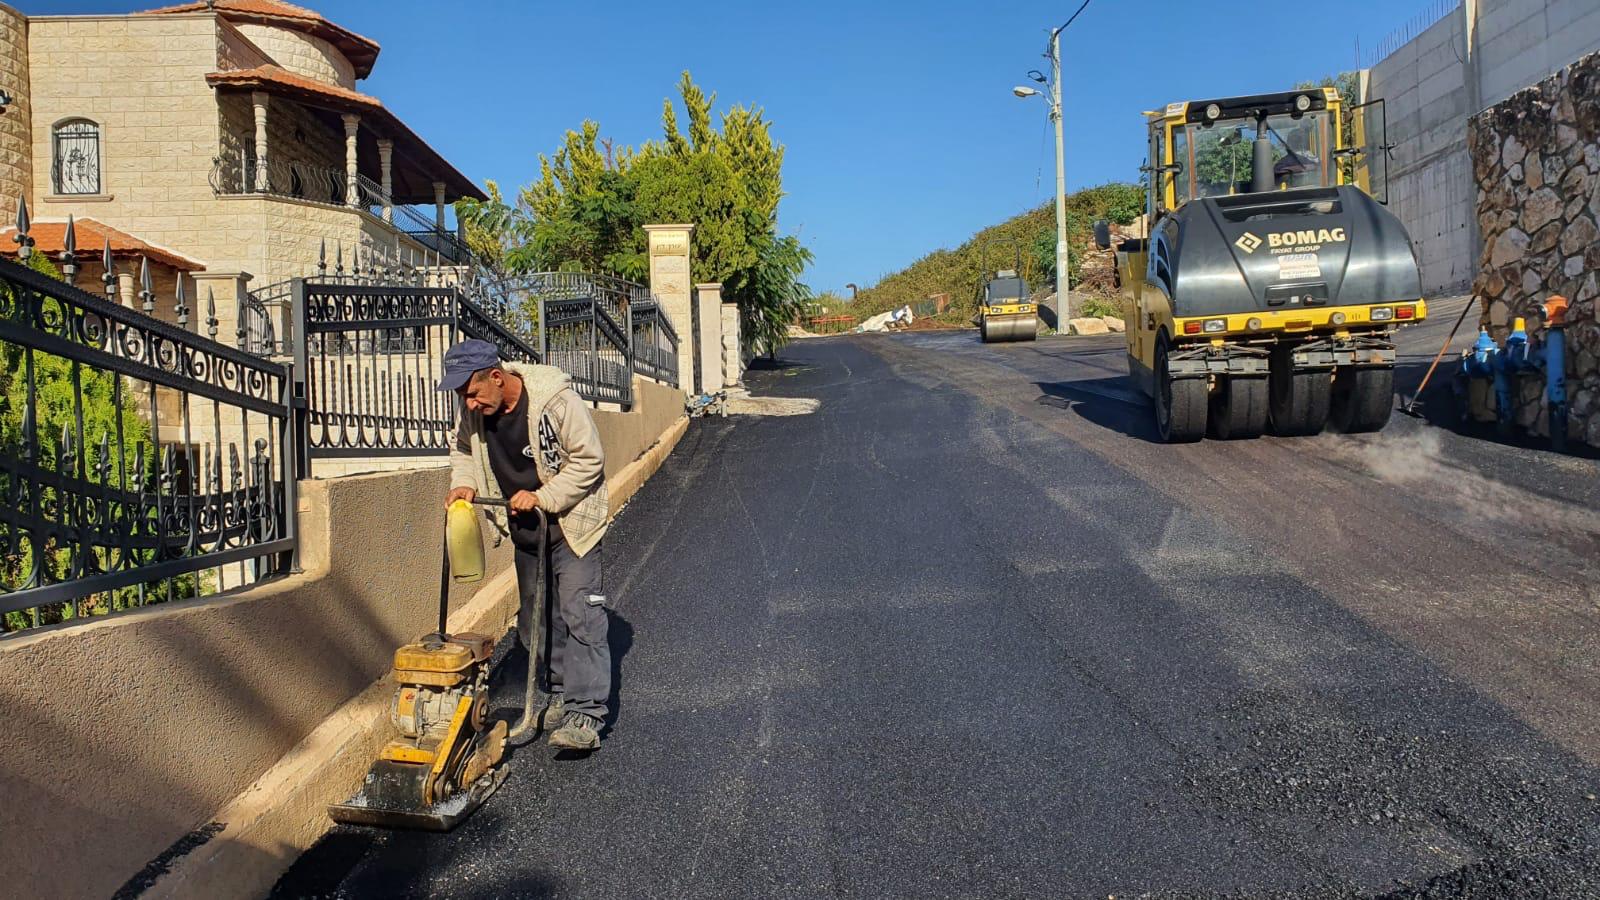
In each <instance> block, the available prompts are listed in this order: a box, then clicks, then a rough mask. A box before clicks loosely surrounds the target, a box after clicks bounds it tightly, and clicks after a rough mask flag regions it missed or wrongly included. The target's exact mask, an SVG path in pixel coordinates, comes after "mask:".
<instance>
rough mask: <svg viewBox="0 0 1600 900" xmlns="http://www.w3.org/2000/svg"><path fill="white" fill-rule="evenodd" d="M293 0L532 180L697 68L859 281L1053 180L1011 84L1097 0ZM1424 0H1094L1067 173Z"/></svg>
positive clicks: (949, 242) (456, 142)
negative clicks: (779, 162) (770, 155)
mask: <svg viewBox="0 0 1600 900" xmlns="http://www.w3.org/2000/svg"><path fill="white" fill-rule="evenodd" d="M10 2H12V3H14V4H15V5H18V6H20V7H21V8H22V9H23V10H24V11H25V12H28V13H35V14H40V13H55V12H60V13H75V12H125V11H128V10H132V9H142V8H148V6H147V5H145V4H139V3H130V2H127V0H120V2H116V0H10ZM166 2H175V0H166ZM299 2H301V3H302V5H308V6H312V7H314V8H316V9H317V10H318V11H320V12H322V13H323V14H324V15H326V16H327V17H328V18H330V19H332V20H334V21H336V22H338V23H339V24H341V25H344V26H345V27H347V28H350V29H352V30H354V31H357V32H359V33H361V34H364V35H367V36H368V37H371V38H373V39H375V40H376V41H378V42H379V43H380V44H382V46H383V53H382V55H381V56H379V58H378V65H377V68H376V69H375V71H374V72H373V75H372V77H371V78H369V79H367V80H366V81H365V82H362V83H361V85H360V87H361V88H362V90H364V91H366V92H368V93H371V94H374V95H376V96H378V97H380V98H381V99H382V100H383V102H384V103H385V104H386V105H388V107H389V108H390V109H392V110H394V111H396V112H397V113H398V114H399V115H400V116H401V117H403V118H404V119H405V120H406V121H407V122H408V123H410V124H411V126H412V127H413V128H414V129H416V130H417V131H418V133H420V134H422V135H423V136H424V137H425V138H427V139H428V140H429V142H430V143H432V144H433V145H434V147H436V148H437V149H438V150H439V151H440V152H442V153H443V154H444V155H445V156H446V157H447V158H449V159H450V160H452V161H453V162H454V163H455V164H456V166H457V167H458V168H460V169H461V171H463V172H464V173H466V174H467V175H468V176H469V177H471V178H472V179H474V180H475V181H479V182H482V181H483V180H484V179H486V178H492V179H495V180H496V181H498V182H499V183H500V184H501V185H502V187H511V188H514V187H516V186H519V185H521V184H524V183H526V182H527V181H529V180H530V179H532V178H533V177H534V176H535V175H536V174H537V172H538V155H539V153H541V152H545V153H548V152H550V151H551V150H553V149H554V148H555V146H556V145H557V143H558V142H559V140H560V138H561V134H562V132H563V131H564V130H566V129H568V128H573V127H576V126H577V125H578V123H580V122H581V121H582V120H583V119H585V118H591V119H595V120H597V121H598V122H599V123H600V125H601V130H602V133H603V134H604V135H606V136H609V137H613V138H615V139H617V140H618V141H620V142H623V143H637V142H640V141H643V140H647V139H650V138H654V137H657V136H659V134H660V114H661V101H662V99H663V98H664V97H666V96H668V95H669V94H671V93H672V91H673V85H674V83H675V82H676V80H677V77H678V73H679V72H680V71H682V70H683V69H689V70H691V71H692V72H693V73H694V77H695V79H696V80H697V81H698V82H699V83H700V84H701V85H703V86H704V87H706V88H707V89H708V90H715V91H716V92H717V96H718V102H719V104H727V103H742V104H752V105H758V106H762V107H765V109H766V111H767V114H768V117H769V118H770V119H771V120H772V122H773V123H774V132H775V134H776V137H777V139H778V140H779V141H780V142H782V143H783V144H785V145H786V146H787V147H788V155H787V158H786V161H785V166H784V187H785V189H786V190H787V192H788V197H787V198H786V199H785V200H784V201H783V206H782V208H781V210H780V215H781V217H782V223H781V225H782V228H783V229H784V230H785V231H787V232H791V233H792V232H797V231H798V232H799V233H800V236H801V238H802V240H803V241H804V242H805V243H806V245H807V246H809V247H810V248H811V249H812V250H813V251H814V252H815V253H816V257H817V258H816V263H815V265H814V266H813V268H812V270H811V272H810V273H808V276H807V281H808V282H809V283H810V284H811V286H812V287H813V288H814V289H817V290H822V289H833V290H841V291H842V289H843V286H844V285H845V283H846V282H851V281H854V282H856V283H858V284H860V285H862V286H863V287H865V286H867V285H869V284H871V283H873V282H874V281H876V280H877V279H878V278H879V277H881V276H882V275H884V274H886V273H888V272H892V271H894V270H896V269H898V268H900V267H902V266H904V265H906V264H907V263H910V262H911V261H913V260H915V259H916V258H917V257H919V256H921V255H923V254H924V253H927V252H929V251H931V250H935V249H937V248H940V247H953V246H955V245H957V244H959V243H960V242H961V241H963V240H964V239H966V238H967V237H968V236H969V235H971V234H972V232H973V231H975V230H977V229H978V228H981V227H983V226H985V225H989V224H992V223H994V222H997V221H1000V220H1002V219H1004V218H1006V217H1008V216H1010V215H1013V214H1015V213H1017V212H1019V211H1021V210H1023V209H1027V208H1030V207H1032V206H1035V205H1037V204H1039V203H1042V202H1045V201H1046V200H1048V199H1049V197H1050V192H1051V190H1052V188H1053V187H1054V180H1055V175H1054V168H1053V167H1054V163H1053V160H1052V156H1051V153H1052V151H1051V145H1050V143H1049V141H1050V136H1049V130H1048V128H1049V126H1048V122H1047V120H1046V115H1045V114H1046V105H1045V104H1044V103H1043V102H1042V101H1041V99H1040V98H1032V99H1029V100H1026V101H1023V100H1018V99H1016V98H1015V97H1013V96H1012V95H1011V91H1010V89H1011V87H1012V85H1015V84H1019V83H1023V81H1024V78H1025V73H1026V72H1027V70H1029V69H1033V68H1039V69H1045V68H1046V67H1047V64H1046V61H1045V60H1044V59H1043V58H1042V57H1041V53H1042V51H1043V49H1044V44H1045V39H1046V32H1047V31H1048V29H1049V28H1050V27H1052V26H1053V25H1055V24H1057V23H1059V22H1061V21H1063V20H1065V19H1066V17H1067V16H1068V15H1070V14H1071V13H1072V11H1073V10H1075V9H1076V8H1077V7H1078V3H1079V2H1081V0H1066V2H1041V0H988V2H956V0H924V2H916V3H913V2H906V0H880V2H870V0H854V2H851V0H815V2H811V3H807V4H776V3H759V2H758V3H751V2H732V0H680V2H676V3H663V2H660V0H652V2H632V0H618V2H612V3H606V4H594V3H555V2H523V0H458V2H455V3H442V2H420V0H299ZM149 5H161V4H159V3H155V2H152V3H151V4H149ZM1425 5H1427V4H1426V2H1425V0H1398V2H1395V0H1338V2H1335V3H1332V4H1330V5H1327V6H1326V8H1325V9H1324V8H1322V7H1319V6H1317V5H1316V4H1310V5H1308V4H1303V3H1300V4H1295V3H1286V2H1284V0H1231V2H1228V3H1226V4H1220V3H1216V2H1214V0H1153V2H1149V3H1143V2H1133V0H1093V2H1091V3H1090V5H1089V8H1088V10H1087V11H1085V12H1084V13H1083V15H1082V16H1080V17H1079V18H1078V20H1077V22H1076V23H1074V24H1073V26H1072V28H1071V29H1069V30H1068V31H1067V32H1066V33H1065V34H1064V36H1063V38H1064V44H1063V52H1062V56H1063V59H1064V60H1065V67H1066V70H1065V71H1066V75H1065V78H1064V79H1063V85H1064V92H1065V106H1066V125H1067V182H1068V188H1069V190H1070V189H1075V188H1077V187H1082V186H1086V185H1091V184H1099V183H1101V182H1105V181H1110V180H1133V179H1134V178H1135V177H1136V171H1135V170H1136V169H1137V167H1138V166H1139V164H1140V161H1141V160H1142V157H1143V145H1142V142H1143V125H1142V123H1141V118H1140V116H1139V112H1140V110H1143V109H1150V108H1152V107H1154V106H1157V105H1159V104H1164V103H1166V102H1168V101H1171V100H1182V99H1198V98H1201V97H1207V96H1223V95H1229V94H1243V93H1254V92H1259V91H1267V90H1281V89H1285V88H1287V87H1289V86H1291V85H1293V84H1294V82H1296V81H1299V80H1303V79H1308V78H1319V77H1321V76H1323V75H1328V74H1332V73H1335V72H1338V71H1340V70H1343V69H1349V68H1352V67H1353V65H1354V62H1355V57H1356V44H1357V40H1358V39H1359V40H1360V44H1361V46H1362V47H1364V48H1365V47H1371V46H1373V45H1375V44H1376V43H1377V42H1378V41H1379V40H1380V39H1381V38H1382V37H1383V36H1384V35H1386V34H1387V33H1388V32H1390V31H1391V30H1393V29H1394V28H1396V27H1398V26H1400V25H1402V24H1403V23H1404V22H1405V21H1406V20H1407V19H1410V18H1411V17H1413V16H1414V15H1416V14H1417V13H1418V12H1419V11H1420V10H1421V9H1422V8H1423V7H1424V6H1425ZM1219 7H1221V8H1222V9H1225V10H1226V12H1225V13H1223V12H1219V11H1218V8H1219ZM1315 29H1323V30H1321V31H1320V32H1319V31H1316V30H1315ZM844 293H848V291H844Z"/></svg>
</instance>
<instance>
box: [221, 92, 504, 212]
mask: <svg viewBox="0 0 1600 900" xmlns="http://www.w3.org/2000/svg"><path fill="white" fill-rule="evenodd" d="M206 81H207V82H208V83H209V84H211V85H212V86H213V87H216V88H235V89H248V90H265V91H267V92H269V93H278V94H283V95H286V96H288V97H291V98H293V99H296V100H299V101H301V102H306V103H310V104H312V105H316V106H322V107H326V108H329V109H333V110H335V111H339V112H353V113H357V114H360V115H362V116H367V117H370V118H371V119H374V120H376V123H377V127H376V128H374V129H373V130H375V131H378V132H380V133H382V134H385V135H386V136H391V137H393V138H394V139H395V141H396V143H397V144H399V145H400V146H401V148H402V149H403V150H405V151H409V153H410V155H411V156H413V157H414V158H415V159H416V161H417V162H419V163H421V164H422V165H423V166H424V167H426V169H427V170H428V171H429V172H430V173H431V174H432V175H433V177H435V178H436V179H437V180H440V181H443V182H444V183H445V189H446V191H447V192H449V193H450V194H452V195H454V196H457V197H472V198H473V199H476V200H487V199H489V198H488V195H487V194H485V193H484V192H483V190H482V189H481V188H479V187H478V186H477V185H476V184H473V183H472V179H470V178H468V177H467V176H465V175H463V174H461V173H460V172H459V171H457V170H456V168H455V166H452V165H451V164H450V163H449V162H448V161H447V160H446V159H445V158H444V157H443V156H440V155H439V153H438V151H436V150H434V149H433V148H432V147H430V146H428V142H427V141H424V140H423V139H422V138H421V137H420V136H418V135H417V133H416V132H414V131H412V130H411V128H410V127H409V126H407V125H406V123H405V122H402V121H401V120H400V117H399V116H396V115H395V114H394V113H392V112H390V111H389V110H388V109H387V108H386V107H384V105H383V102H382V101H380V100H379V99H378V98H377V97H373V96H370V95H368V94H363V93H361V92H360V91H352V90H349V89H347V88H342V87H338V86H337V85H332V84H327V83H325V82H321V81H317V80H316V79H314V78H307V77H306V76H304V75H299V74H296V73H294V72H290V71H289V70H288V69H285V68H283V67H281V66H273V65H266V66H256V67H254V68H250V69H228V70H226V71H221V72H210V73H207V75H206ZM396 200H401V198H399V197H396ZM432 200H433V196H432V194H431V193H430V194H428V195H427V196H425V197H423V198H422V199H421V200H416V201H405V200H401V202H432Z"/></svg>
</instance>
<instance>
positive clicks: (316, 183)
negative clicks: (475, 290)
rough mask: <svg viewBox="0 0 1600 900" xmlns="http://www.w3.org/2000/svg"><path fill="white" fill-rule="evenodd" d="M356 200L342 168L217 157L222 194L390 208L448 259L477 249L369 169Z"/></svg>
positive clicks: (412, 233)
mask: <svg viewBox="0 0 1600 900" xmlns="http://www.w3.org/2000/svg"><path fill="white" fill-rule="evenodd" d="M355 188H356V196H355V202H354V203H351V202H348V201H349V197H350V183H349V176H348V173H346V172H345V170H344V169H342V168H333V167H331V166H317V165H312V164H311V163H305V162H300V161H297V160H278V159H269V160H268V161H267V164H266V166H265V167H264V168H263V167H260V166H258V165H257V162H256V159H255V157H254V156H252V155H250V154H248V153H242V152H240V151H238V150H232V149H225V150H223V151H222V153H221V154H220V155H218V156H217V157H216V158H214V159H213V160H212V164H211V190H212V191H213V192H214V193H216V194H217V196H219V197H221V196H240V195H246V194H268V195H270V196H274V197H292V198H294V199H296V200H306V201H309V202H312V203H325V204H328V205H329V206H353V207H355V208H357V209H364V210H366V211H367V213H368V214H370V215H371V216H373V217H374V218H377V219H382V218H384V215H383V213H384V210H385V209H389V210H391V211H392V214H391V217H390V218H391V223H390V224H391V225H392V226H393V227H394V228H395V230H397V231H400V232H402V233H404V234H405V235H406V236H407V237H410V238H411V239H412V240H413V241H416V242H417V243H418V244H420V245H422V247H423V249H425V250H427V251H431V252H432V253H434V254H436V255H437V256H438V258H439V259H440V260H441V261H442V262H445V263H456V264H466V263H469V262H470V261H471V251H469V250H468V249H467V245H466V244H465V243H464V242H463V241H462V240H461V239H460V238H459V237H457V236H456V235H454V234H451V233H450V232H448V231H444V230H442V229H440V228H439V227H438V226H437V224H436V223H435V222H434V220H433V219H431V218H429V217H428V216H426V215H424V214H423V213H421V212H419V211H417V210H416V209H413V208H412V207H409V206H395V205H394V203H393V201H392V200H391V199H390V197H389V196H388V195H387V194H386V193H385V192H384V190H383V186H382V185H380V184H379V183H378V182H376V181H373V180H372V179H371V178H368V177H367V176H365V175H358V176H356V185H355Z"/></svg>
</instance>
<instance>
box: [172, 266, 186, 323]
mask: <svg viewBox="0 0 1600 900" xmlns="http://www.w3.org/2000/svg"><path fill="white" fill-rule="evenodd" d="M175 293H176V294H177V298H178V302H177V303H176V304H175V305H174V306H173V307H172V311H173V312H175V313H177V314H178V324H179V325H187V324H189V305H188V303H187V300H188V297H186V296H184V289H183V272H181V271H180V272H178V289H177V291H176V292H175Z"/></svg>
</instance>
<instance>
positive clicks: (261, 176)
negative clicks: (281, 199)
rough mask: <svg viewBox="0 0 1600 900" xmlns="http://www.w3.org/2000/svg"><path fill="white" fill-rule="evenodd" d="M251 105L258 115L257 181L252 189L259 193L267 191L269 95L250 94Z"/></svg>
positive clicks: (261, 93)
mask: <svg viewBox="0 0 1600 900" xmlns="http://www.w3.org/2000/svg"><path fill="white" fill-rule="evenodd" d="M250 105H251V106H252V107H254V108H255V114H256V180H255V184H253V185H251V187H252V188H253V189H255V190H257V191H265V190H266V189H267V95H266V94H265V93H263V92H261V91H251V92H250Z"/></svg>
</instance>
